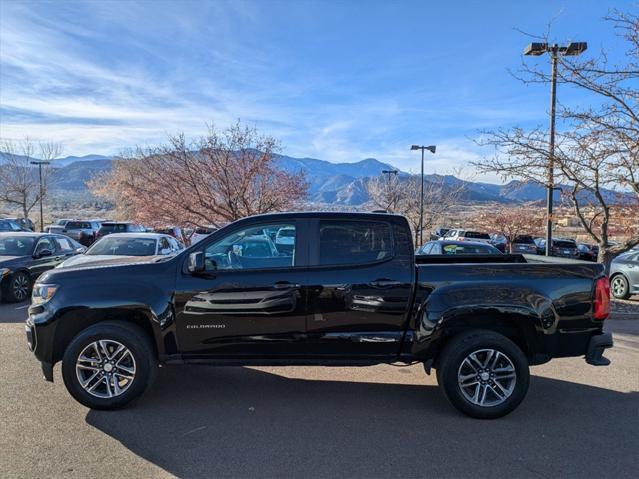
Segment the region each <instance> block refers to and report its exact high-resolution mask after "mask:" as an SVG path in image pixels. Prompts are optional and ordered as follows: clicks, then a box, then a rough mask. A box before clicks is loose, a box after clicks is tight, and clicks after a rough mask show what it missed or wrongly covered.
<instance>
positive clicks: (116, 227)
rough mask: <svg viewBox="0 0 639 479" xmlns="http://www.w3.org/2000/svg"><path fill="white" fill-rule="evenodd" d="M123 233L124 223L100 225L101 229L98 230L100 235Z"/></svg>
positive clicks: (124, 229)
mask: <svg viewBox="0 0 639 479" xmlns="http://www.w3.org/2000/svg"><path fill="white" fill-rule="evenodd" d="M125 231H126V224H125V223H117V224H115V223H111V224H102V227H101V228H100V233H114V232H120V233H124V232H125Z"/></svg>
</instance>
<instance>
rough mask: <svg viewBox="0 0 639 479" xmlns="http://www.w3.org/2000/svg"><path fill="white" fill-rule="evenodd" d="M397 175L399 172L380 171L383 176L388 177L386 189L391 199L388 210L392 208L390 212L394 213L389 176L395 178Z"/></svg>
mask: <svg viewBox="0 0 639 479" xmlns="http://www.w3.org/2000/svg"><path fill="white" fill-rule="evenodd" d="M397 173H399V170H382V174H383V175H388V183H387V185H386V187H387V188H388V195H389V197H390V198H391V199H390V201H391V202H392V203H391V204H389V205H388V206H389V208H390V207H392V209H391V212H394V211H395V201H394V199H393V197H394V195H393V194H392V193H391V175H395V176H397Z"/></svg>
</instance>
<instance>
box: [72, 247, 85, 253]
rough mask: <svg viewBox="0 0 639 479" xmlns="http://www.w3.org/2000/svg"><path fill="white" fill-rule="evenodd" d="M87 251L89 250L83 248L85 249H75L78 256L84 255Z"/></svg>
mask: <svg viewBox="0 0 639 479" xmlns="http://www.w3.org/2000/svg"><path fill="white" fill-rule="evenodd" d="M86 250H87V249H86V248H85V247H84V246H83V247H81V248H76V249H75V253H76V254H84V252H85V251H86Z"/></svg>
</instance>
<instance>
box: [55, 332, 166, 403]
mask: <svg viewBox="0 0 639 479" xmlns="http://www.w3.org/2000/svg"><path fill="white" fill-rule="evenodd" d="M99 340H103V341H110V342H111V343H107V344H114V343H116V342H117V343H119V344H121V345H123V346H124V347H125V348H127V349H128V350H129V352H130V356H127V360H128V361H131V359H130V358H131V357H132V359H133V361H134V362H133V363H132V364H133V368H134V370H135V373H134V375H133V379H132V380H131V382H130V384H129V383H128V382H126V381H128V380H126V379H124V380H123V381H125V383H124V385H125V386H126V385H127V384H128V386H126V390H124V392H122V393H121V394H118V395H114V396H113V397H96V396H95V395H94V394H97V393H98V392H99V391H100V388H104V389H105V391H106V388H107V384H106V382H102V384H100V385H99V388H98V389H96V392H95V393H90V392H87V390H85V388H83V386H82V384H81V383H80V378H79V377H78V375H79V374H84V373H83V372H82V371H80V372H76V362H77V360H78V357H79V355H80V354H81V353H82V352H83V350H85V348H87V347H88V346H90V345H91V344H92V343H94V342H96V341H99ZM102 352H104V351H102ZM113 352H114V351H113V350H112V351H111V353H112V354H113ZM85 354H86V353H85ZM97 356H100V354H99V353H97V354H96V357H97ZM102 356H103V355H102ZM91 366H96V364H91ZM95 369H97V370H100V372H101V375H102V376H103V375H105V374H106V375H108V374H109V373H105V371H106V369H103V368H102V367H99V366H98V367H96V368H95ZM113 371H114V372H113ZM87 374H93V373H92V372H89V373H87ZM111 374H113V375H114V376H116V375H117V374H118V368H117V366H116V367H114V369H113V370H112V373H111ZM156 374H157V359H156V354H155V349H154V347H153V342H152V340H151V338H150V337H149V335H148V334H147V333H145V332H144V331H143V330H142V329H141V328H140V327H138V326H136V325H134V324H131V323H127V322H125V321H105V322H102V323H97V324H95V325H93V326H90V327H88V328H87V329H85V330H83V331H81V332H80V333H78V335H77V336H76V337H75V338H73V340H72V341H71V343H70V344H69V346H68V347H67V349H66V351H65V352H64V357H63V358H62V378H63V380H64V385H65V386H66V388H67V390H68V391H69V393H70V394H71V396H73V397H74V398H75V400H76V401H78V402H79V403H80V404H83V405H84V406H86V407H88V408H91V409H118V408H121V407H124V406H126V405H127V404H129V403H130V402H131V401H133V400H134V399H136V398H138V397H139V396H141V395H142V394H143V393H144V392H145V391H146V390H147V389H148V388H149V387H150V386H151V384H152V383H153V381H154V380H155V376H156ZM105 380H106V379H105ZM118 384H120V382H118ZM111 386H112V383H110V382H109V384H108V390H109V393H112V392H113V391H112V389H111Z"/></svg>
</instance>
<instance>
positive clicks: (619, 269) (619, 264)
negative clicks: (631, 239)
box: [610, 249, 639, 299]
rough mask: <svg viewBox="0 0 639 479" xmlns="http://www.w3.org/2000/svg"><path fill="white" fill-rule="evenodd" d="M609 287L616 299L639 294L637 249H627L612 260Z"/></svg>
mask: <svg viewBox="0 0 639 479" xmlns="http://www.w3.org/2000/svg"><path fill="white" fill-rule="evenodd" d="M610 289H611V291H612V295H613V296H614V297H615V298H617V299H628V298H629V297H630V296H631V295H633V294H639V250H636V249H633V250H630V251H627V252H626V253H623V254H620V255H619V256H617V257H616V258H615V259H613V260H612V263H611V265H610Z"/></svg>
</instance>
